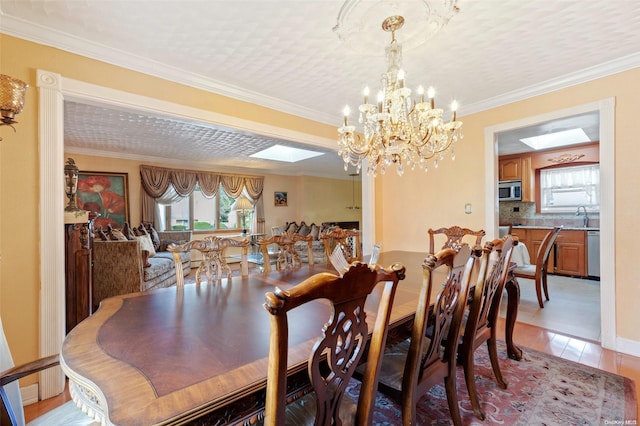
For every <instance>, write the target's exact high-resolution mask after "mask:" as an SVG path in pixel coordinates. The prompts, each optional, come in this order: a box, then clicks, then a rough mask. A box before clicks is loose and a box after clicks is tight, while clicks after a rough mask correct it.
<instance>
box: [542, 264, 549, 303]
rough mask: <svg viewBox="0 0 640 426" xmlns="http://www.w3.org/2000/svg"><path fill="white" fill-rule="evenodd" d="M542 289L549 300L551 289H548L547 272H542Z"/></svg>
mask: <svg viewBox="0 0 640 426" xmlns="http://www.w3.org/2000/svg"><path fill="white" fill-rule="evenodd" d="M542 288H543V289H544V295H545V297H546V298H547V300H549V289H548V288H547V271H543V272H542Z"/></svg>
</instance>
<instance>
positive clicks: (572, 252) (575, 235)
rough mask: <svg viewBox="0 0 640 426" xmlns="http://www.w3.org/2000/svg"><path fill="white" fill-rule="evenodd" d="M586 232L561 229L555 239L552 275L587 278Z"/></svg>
mask: <svg viewBox="0 0 640 426" xmlns="http://www.w3.org/2000/svg"><path fill="white" fill-rule="evenodd" d="M586 244H587V232H586V231H581V230H572V229H563V230H562V231H560V234H558V238H557V239H556V244H555V250H556V256H555V261H556V263H555V269H554V273H556V274H560V275H571V276H577V277H586V276H587V250H586Z"/></svg>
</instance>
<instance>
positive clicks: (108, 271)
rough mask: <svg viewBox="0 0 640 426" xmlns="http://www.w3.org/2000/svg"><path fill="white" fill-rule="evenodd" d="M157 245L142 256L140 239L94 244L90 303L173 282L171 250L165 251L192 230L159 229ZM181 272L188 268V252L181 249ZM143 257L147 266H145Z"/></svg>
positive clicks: (187, 239)
mask: <svg viewBox="0 0 640 426" xmlns="http://www.w3.org/2000/svg"><path fill="white" fill-rule="evenodd" d="M158 236H159V238H160V246H159V248H158V251H157V252H156V254H155V255H154V256H152V257H149V258H147V259H145V257H144V256H143V250H142V244H141V242H140V241H139V240H137V239H134V240H119V241H111V240H110V241H102V240H100V239H96V240H95V241H94V244H93V259H94V262H93V304H94V306H97V305H99V303H100V301H102V300H103V299H106V298H107V297H112V296H116V295H119V294H127V293H135V292H139V291H147V290H152V289H156V288H162V287H170V286H172V285H175V283H176V273H175V264H174V260H173V254H172V253H171V252H168V251H166V248H167V246H168V245H169V244H170V243H179V244H181V243H185V242H187V241H190V240H191V231H166V232H158ZM180 257H181V259H182V268H183V271H184V275H185V276H186V275H188V274H189V272H190V271H191V252H186V253H181V254H180ZM145 260H146V261H147V266H145Z"/></svg>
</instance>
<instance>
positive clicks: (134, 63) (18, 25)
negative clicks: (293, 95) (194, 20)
mask: <svg viewBox="0 0 640 426" xmlns="http://www.w3.org/2000/svg"><path fill="white" fill-rule="evenodd" d="M0 16H1V17H2V27H0V32H2V33H4V34H7V35H10V36H13V37H17V38H21V39H24V40H27V41H31V42H34V43H37V44H42V45H44V46H50V47H54V48H56V49H60V50H64V51H67V52H70V53H74V54H77V55H80V56H84V57H87V58H91V59H95V60H98V61H101V62H106V63H108V64H111V65H115V66H118V67H122V68H126V69H129V70H132V71H137V72H141V73H143V74H147V75H151V76H154V77H158V78H161V79H163V80H168V81H172V82H175V83H179V84H184V85H185V86H190V87H194V88H196V89H200V90H204V91H206V92H211V93H215V94H218V95H223V96H227V97H229V98H233V99H237V100H240V101H244V102H249V103H252V104H255V105H260V106H263V107H266V108H270V109H273V110H276V111H281V112H284V113H287V114H291V115H295V116H298V117H302V118H306V119H309V120H313V121H318V122H321V123H327V124H331V123H334V122H335V120H336V116H334V115H333V114H326V113H323V112H320V111H317V110H313V109H310V108H307V107H305V106H302V105H297V104H294V103H292V102H287V101H283V100H282V99H277V98H274V97H270V96H266V95H265V94H263V93H258V92H254V91H250V90H247V89H246V88H243V87H238V86H234V85H232V84H229V83H226V82H222V81H218V80H215V79H212V78H211V77H207V76H203V75H200V74H196V73H190V72H188V71H185V70H182V69H179V68H176V67H171V66H168V65H166V64H163V63H160V62H157V61H152V60H149V59H147V58H141V57H139V56H136V55H132V54H130V53H127V52H124V51H122V50H119V49H114V48H112V47H109V46H105V45H103V44H100V43H95V42H91V41H87V40H85V39H81V38H79V37H75V36H71V35H69V34H65V33H63V32H61V31H57V30H52V29H50V28H47V27H44V26H42V25H36V24H33V23H32V22H29V21H26V20H23V19H19V18H15V17H13V16H8V15H5V14H4V13H2V12H0Z"/></svg>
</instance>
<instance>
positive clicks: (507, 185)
mask: <svg viewBox="0 0 640 426" xmlns="http://www.w3.org/2000/svg"><path fill="white" fill-rule="evenodd" d="M498 200H499V201H520V200H522V181H520V180H503V181H501V182H498Z"/></svg>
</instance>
